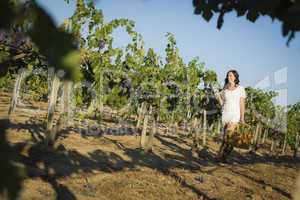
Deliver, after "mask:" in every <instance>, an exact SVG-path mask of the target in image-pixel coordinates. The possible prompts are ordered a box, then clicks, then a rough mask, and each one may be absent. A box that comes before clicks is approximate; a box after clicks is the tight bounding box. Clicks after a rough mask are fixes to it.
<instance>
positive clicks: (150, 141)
mask: <svg viewBox="0 0 300 200" xmlns="http://www.w3.org/2000/svg"><path fill="white" fill-rule="evenodd" d="M156 122H157V119H155V118H153V122H152V130H151V132H150V133H149V137H148V141H147V144H146V147H145V150H146V152H149V151H150V152H152V150H153V141H154V136H155V133H156Z"/></svg>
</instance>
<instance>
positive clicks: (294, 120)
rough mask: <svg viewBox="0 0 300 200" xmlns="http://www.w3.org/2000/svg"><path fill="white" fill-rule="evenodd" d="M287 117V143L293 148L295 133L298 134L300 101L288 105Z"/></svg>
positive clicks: (299, 130) (295, 139) (299, 133)
mask: <svg viewBox="0 0 300 200" xmlns="http://www.w3.org/2000/svg"><path fill="white" fill-rule="evenodd" d="M287 117H288V124H287V133H288V138H287V139H288V144H289V145H290V146H291V147H292V148H295V146H296V141H297V135H300V102H298V103H296V104H294V105H290V106H289V107H288V111H287ZM298 143H299V140H298Z"/></svg>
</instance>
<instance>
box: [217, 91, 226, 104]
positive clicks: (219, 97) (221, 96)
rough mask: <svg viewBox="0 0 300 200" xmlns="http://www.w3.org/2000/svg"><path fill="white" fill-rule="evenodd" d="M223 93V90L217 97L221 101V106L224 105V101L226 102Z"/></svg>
mask: <svg viewBox="0 0 300 200" xmlns="http://www.w3.org/2000/svg"><path fill="white" fill-rule="evenodd" d="M222 94H223V90H222V91H221V92H218V93H216V99H217V101H218V102H219V104H220V105H221V106H223V103H224V99H223V95H222Z"/></svg>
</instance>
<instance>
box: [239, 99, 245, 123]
mask: <svg viewBox="0 0 300 200" xmlns="http://www.w3.org/2000/svg"><path fill="white" fill-rule="evenodd" d="M240 114H241V115H240V122H242V123H244V122H245V98H244V97H241V98H240Z"/></svg>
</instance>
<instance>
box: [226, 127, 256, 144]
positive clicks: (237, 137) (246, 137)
mask: <svg viewBox="0 0 300 200" xmlns="http://www.w3.org/2000/svg"><path fill="white" fill-rule="evenodd" d="M252 138H253V132H252V130H251V126H250V125H248V124H244V123H238V124H232V125H230V126H228V128H227V134H226V141H227V142H228V144H230V145H233V146H234V147H238V148H243V149H247V148H249V145H250V144H251V140H252Z"/></svg>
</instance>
